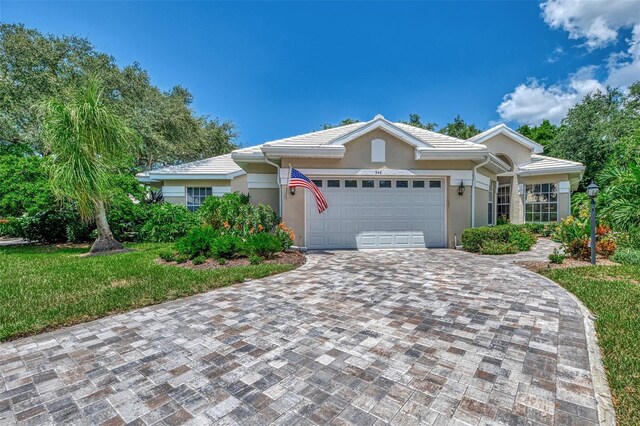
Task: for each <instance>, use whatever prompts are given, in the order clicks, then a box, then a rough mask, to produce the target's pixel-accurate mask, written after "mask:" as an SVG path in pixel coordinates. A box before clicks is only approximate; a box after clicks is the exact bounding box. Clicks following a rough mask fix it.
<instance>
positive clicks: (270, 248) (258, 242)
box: [246, 232, 284, 259]
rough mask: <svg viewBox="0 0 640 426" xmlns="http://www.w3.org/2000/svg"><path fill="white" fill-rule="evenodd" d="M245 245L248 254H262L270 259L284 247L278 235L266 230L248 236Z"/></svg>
mask: <svg viewBox="0 0 640 426" xmlns="http://www.w3.org/2000/svg"><path fill="white" fill-rule="evenodd" d="M246 247H247V251H248V252H249V254H250V255H257V256H262V257H264V258H266V259H271V258H272V257H273V256H274V255H275V254H276V253H279V252H281V251H282V250H283V249H284V248H283V246H282V243H281V242H280V240H279V239H278V237H276V236H275V235H273V234H267V233H266V232H261V233H258V234H254V235H252V236H251V237H249V238H248V239H247V244H246Z"/></svg>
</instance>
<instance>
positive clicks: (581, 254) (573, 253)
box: [563, 237, 591, 260]
mask: <svg viewBox="0 0 640 426" xmlns="http://www.w3.org/2000/svg"><path fill="white" fill-rule="evenodd" d="M563 247H564V250H565V252H566V253H567V254H568V255H569V257H571V258H573V259H578V260H589V259H590V258H591V248H590V247H589V239H588V238H587V237H581V238H575V239H574V240H572V241H571V242H569V243H568V244H563Z"/></svg>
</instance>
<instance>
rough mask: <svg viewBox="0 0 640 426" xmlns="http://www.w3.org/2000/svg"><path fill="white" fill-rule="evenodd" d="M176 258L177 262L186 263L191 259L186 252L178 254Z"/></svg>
mask: <svg viewBox="0 0 640 426" xmlns="http://www.w3.org/2000/svg"><path fill="white" fill-rule="evenodd" d="M174 260H175V261H176V263H185V262H186V261H187V260H189V256H187V255H184V254H178V255H176V257H175V258H174Z"/></svg>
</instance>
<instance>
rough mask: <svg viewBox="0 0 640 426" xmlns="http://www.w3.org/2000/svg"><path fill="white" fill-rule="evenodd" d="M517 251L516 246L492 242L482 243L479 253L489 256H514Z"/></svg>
mask: <svg viewBox="0 0 640 426" xmlns="http://www.w3.org/2000/svg"><path fill="white" fill-rule="evenodd" d="M518 251H519V249H518V246H516V245H515V244H512V243H505V242H501V241H493V240H488V241H484V242H483V243H482V246H481V247H480V253H482V254H491V255H501V254H515V253H518Z"/></svg>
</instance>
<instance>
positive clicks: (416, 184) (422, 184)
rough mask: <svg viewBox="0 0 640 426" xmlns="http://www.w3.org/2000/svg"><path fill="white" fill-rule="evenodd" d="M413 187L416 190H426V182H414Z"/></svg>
mask: <svg viewBox="0 0 640 426" xmlns="http://www.w3.org/2000/svg"><path fill="white" fill-rule="evenodd" d="M413 187H414V188H424V181H423V180H414V181H413Z"/></svg>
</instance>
